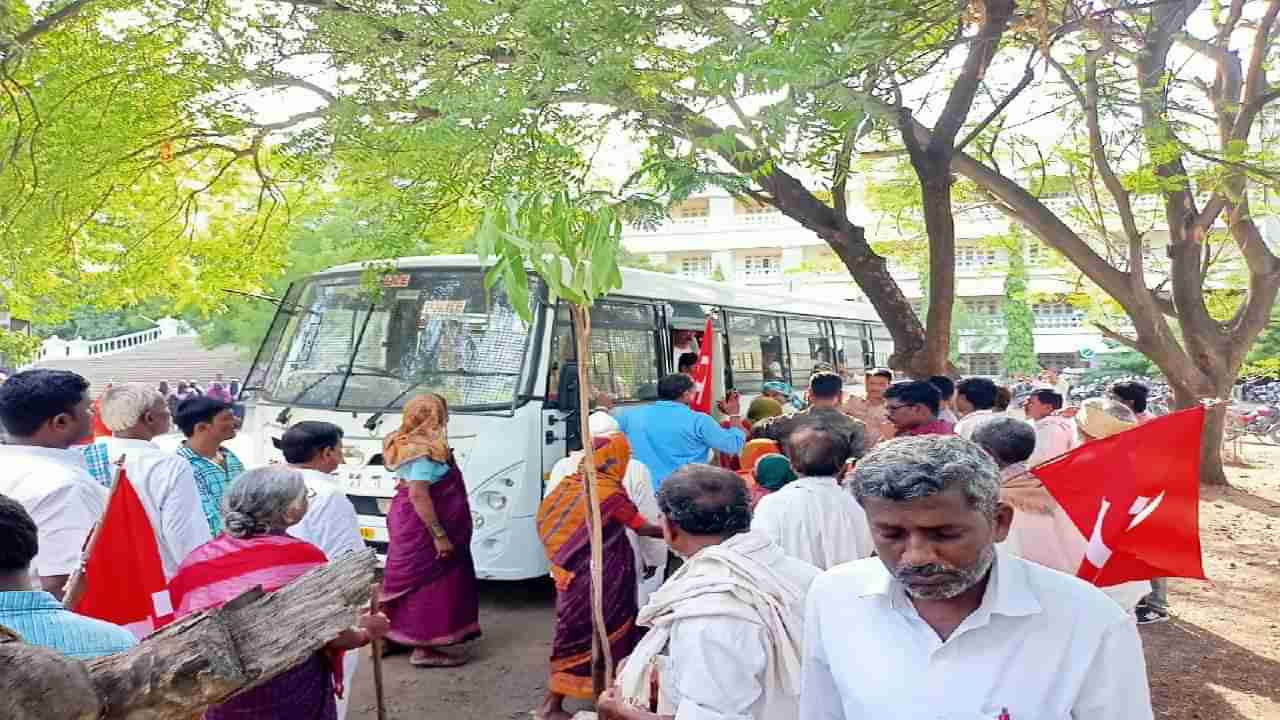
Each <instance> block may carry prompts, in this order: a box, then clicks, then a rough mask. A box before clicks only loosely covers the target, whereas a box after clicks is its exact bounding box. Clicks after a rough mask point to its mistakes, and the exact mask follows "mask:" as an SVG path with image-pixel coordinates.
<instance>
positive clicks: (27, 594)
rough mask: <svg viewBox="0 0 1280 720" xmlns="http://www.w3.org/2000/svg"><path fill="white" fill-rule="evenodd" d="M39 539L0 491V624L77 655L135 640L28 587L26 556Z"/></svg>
mask: <svg viewBox="0 0 1280 720" xmlns="http://www.w3.org/2000/svg"><path fill="white" fill-rule="evenodd" d="M38 547H39V541H38V540H37V536H36V524H35V523H34V522H32V520H31V516H30V515H28V514H27V511H26V510H25V509H23V507H22V505H21V504H20V503H19V502H18V501H16V500H13V499H12V498H9V497H6V496H4V495H0V625H4V626H5V627H7V628H9V629H10V630H13V631H14V632H16V633H18V636H19V637H21V638H22V640H23V642H26V643H29V644H31V645H41V646H43V647H47V648H52V649H54V650H57V651H59V652H61V653H63V654H66V655H70V656H71V657H73V658H79V659H81V660H90V659H92V658H96V657H101V656H103V655H110V654H112V653H117V652H121V651H124V650H128V649H129V648H131V647H133V646H134V645H136V644H137V642H138V641H137V640H135V639H134V637H133V635H132V634H131V633H130V632H129V631H128V630H125V629H124V628H122V627H119V626H116V625H112V624H111V623H108V622H103V621H101V620H94V619H93V618H88V617H84V616H83V615H76V614H75V613H73V612H71V611H70V610H68V609H66V608H65V607H63V606H62V603H60V602H58V601H57V600H56V599H55V598H54V597H53V596H52V595H50V594H49V593H47V592H36V591H33V590H32V589H31V575H30V572H31V560H32V558H34V557H35V556H36V550H37V548H38Z"/></svg>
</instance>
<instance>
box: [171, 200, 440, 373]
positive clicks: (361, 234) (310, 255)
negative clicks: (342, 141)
mask: <svg viewBox="0 0 1280 720" xmlns="http://www.w3.org/2000/svg"><path fill="white" fill-rule="evenodd" d="M437 231H438V232H439V233H440V235H441V237H438V238H432V239H430V240H423V239H418V238H413V237H410V238H408V239H403V238H388V237H387V236H386V233H387V224H385V223H383V222H381V221H380V218H379V217H378V216H377V215H375V214H373V213H372V212H369V211H368V210H367V209H365V208H363V207H356V206H355V204H354V203H343V204H341V205H338V206H336V207H334V208H333V209H331V210H330V211H329V212H328V213H326V214H325V215H323V216H321V217H319V218H316V219H315V220H312V221H309V222H306V223H301V224H298V225H296V226H295V227H294V228H292V229H291V231H290V233H289V236H288V239H287V241H288V245H289V251H288V255H287V256H286V259H285V263H284V264H285V267H287V268H288V271H287V272H285V273H283V274H281V275H279V276H277V277H275V278H274V279H272V280H271V281H270V283H269V284H267V285H266V287H264V288H263V289H262V290H261V291H260V294H262V295H265V296H268V297H275V298H280V297H283V296H284V294H285V291H286V290H288V288H289V285H290V284H291V283H293V282H296V281H298V280H301V279H303V278H305V277H306V276H308V275H310V274H312V273H315V272H319V271H320V270H324V269H327V268H330V267H333V266H335V265H342V264H345V263H350V262H356V261H360V260H368V261H371V262H374V263H376V261H378V260H380V259H383V258H386V257H395V256H398V255H434V254H441V253H450V252H458V251H460V250H461V249H462V238H461V233H462V232H465V228H463V227H459V228H451V227H441V228H437ZM275 312H276V305H275V303H272V302H270V301H269V300H264V299H256V298H248V297H244V296H238V295H229V294H224V295H223V296H222V305H221V306H220V307H219V308H218V309H217V310H216V311H215V312H214V313H213V314H211V315H210V316H209V317H208V318H207V319H204V320H202V321H199V322H197V323H196V326H197V328H198V330H199V332H200V341H201V343H202V344H203V345H205V346H206V347H217V346H219V345H232V346H234V347H237V348H240V349H241V350H243V351H244V352H245V353H246V354H252V353H253V352H254V351H255V350H257V348H258V344H259V343H260V342H261V341H262V338H263V336H265V335H266V332H267V329H268V328H269V327H270V325H271V319H272V318H273V317H274V316H275Z"/></svg>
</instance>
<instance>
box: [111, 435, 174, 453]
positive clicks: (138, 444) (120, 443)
mask: <svg viewBox="0 0 1280 720" xmlns="http://www.w3.org/2000/svg"><path fill="white" fill-rule="evenodd" d="M100 442H104V443H107V444H109V445H115V446H117V447H125V448H136V449H139V450H142V449H146V450H159V449H160V446H159V445H157V444H155V443H154V442H152V441H150V440H139V439H137V438H123V437H117V436H115V435H112V436H111V437H105V438H103V439H102V440H101V441H100Z"/></svg>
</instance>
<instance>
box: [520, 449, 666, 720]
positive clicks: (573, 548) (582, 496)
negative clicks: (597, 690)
mask: <svg viewBox="0 0 1280 720" xmlns="http://www.w3.org/2000/svg"><path fill="white" fill-rule="evenodd" d="M592 447H593V448H594V457H595V467H596V480H595V487H596V492H597V494H598V499H599V502H600V517H601V528H602V533H603V536H604V546H603V551H604V567H602V568H601V573H602V575H603V577H604V578H605V583H604V613H605V617H604V622H605V627H606V631H607V632H608V635H609V649H610V651H611V653H612V656H613V660H614V662H615V663H616V662H619V661H621V660H622V659H623V658H625V657H626V656H628V655H630V654H631V651H632V649H634V648H635V644H636V642H637V641H638V640H639V639H640V634H641V633H640V629H639V628H638V627H636V624H635V620H636V614H637V613H638V612H639V607H638V606H637V604H636V592H635V587H636V575H635V574H636V568H635V559H634V556H633V555H632V551H631V545H630V543H629V542H628V541H627V534H626V532H625V531H626V529H627V528H631V529H632V530H635V531H636V533H637V534H639V535H642V536H645V537H662V530H661V529H660V528H658V527H655V526H653V525H650V524H649V522H648V521H647V520H645V518H644V516H643V515H641V514H640V512H639V510H637V509H636V506H635V504H634V503H632V502H631V500H630V499H629V498H628V497H627V492H626V489H625V487H624V486H623V477H624V476H625V475H626V472H627V466H628V465H629V463H630V461H631V446H630V444H629V443H628V442H627V438H626V436H625V435H622V434H621V433H615V434H610V435H603V436H601V437H598V438H595V439H594V442H593V443H592ZM583 459H584V461H585V456H584V458H583ZM586 482H587V474H586V471H585V470H584V469H583V468H582V466H581V465H579V468H578V471H577V472H576V473H574V474H573V475H570V476H569V477H566V478H565V479H564V480H562V481H561V482H560V484H558V485H556V486H555V488H554V489H553V490H551V491H550V492H549V493H548V494H547V496H546V498H545V499H544V500H543V501H542V505H541V507H539V508H538V515H537V523H538V537H539V538H541V540H542V545H543V548H544V549H545V550H546V553H547V560H549V561H550V563H551V577H552V579H554V580H555V584H556V633H555V639H554V640H553V641H552V646H551V680H550V682H549V683H548V685H547V697H546V699H545V700H544V701H543V703H542V705H541V706H540V707H539V708H538V710H537V712H536V716H537V717H538V718H542V719H544V720H568V718H569V717H570V716H569V713H567V712H565V709H564V699H565V698H566V697H572V698H578V699H582V700H589V699H592V698H593V694H592V690H593V688H592V681H591V636H592V626H591V546H590V532H589V530H588V515H589V513H590V505H589V504H588V502H587V488H586Z"/></svg>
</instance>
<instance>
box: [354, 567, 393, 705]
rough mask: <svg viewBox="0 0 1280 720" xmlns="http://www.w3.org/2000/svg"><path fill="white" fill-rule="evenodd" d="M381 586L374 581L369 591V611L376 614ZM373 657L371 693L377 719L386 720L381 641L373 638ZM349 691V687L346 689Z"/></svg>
mask: <svg viewBox="0 0 1280 720" xmlns="http://www.w3.org/2000/svg"><path fill="white" fill-rule="evenodd" d="M381 595H382V586H381V585H380V584H378V583H374V584H373V587H372V588H371V589H370V591H369V612H370V613H371V614H373V615H377V614H378V611H379V609H380V608H379V606H380V605H381V600H382V597H381ZM369 650H370V654H371V655H372V657H373V693H374V696H375V698H376V700H377V701H378V720H387V697H386V694H384V693H383V691H382V641H381V640H374V641H373V642H372V643H370V644H369ZM346 691H347V692H351V688H347V689H346Z"/></svg>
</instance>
